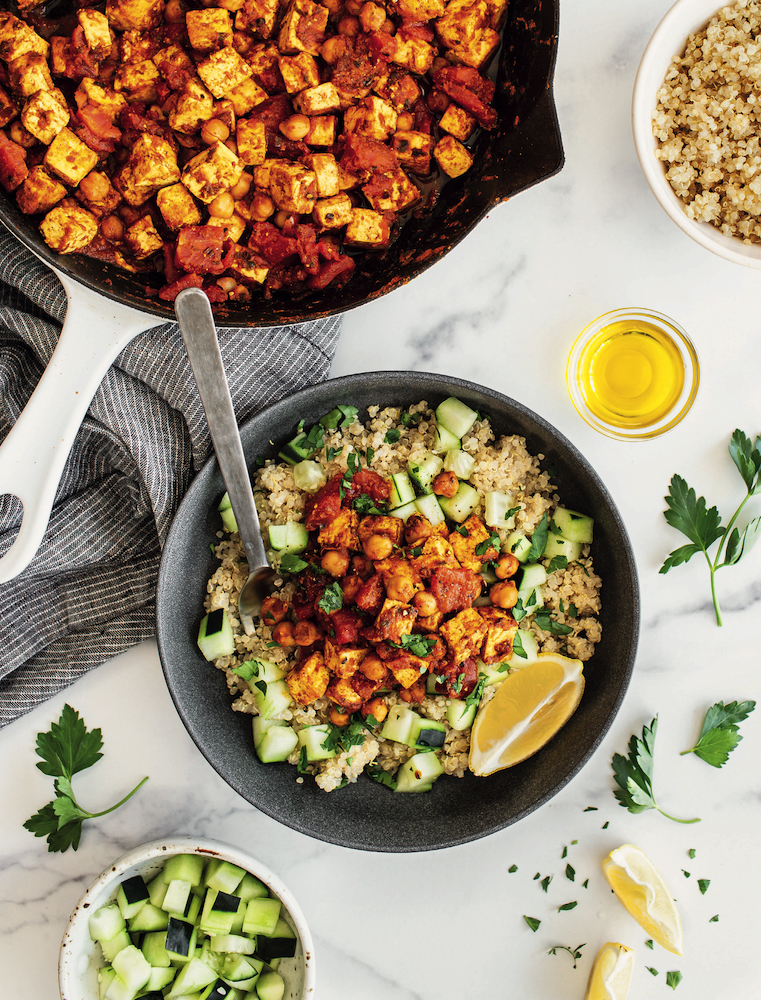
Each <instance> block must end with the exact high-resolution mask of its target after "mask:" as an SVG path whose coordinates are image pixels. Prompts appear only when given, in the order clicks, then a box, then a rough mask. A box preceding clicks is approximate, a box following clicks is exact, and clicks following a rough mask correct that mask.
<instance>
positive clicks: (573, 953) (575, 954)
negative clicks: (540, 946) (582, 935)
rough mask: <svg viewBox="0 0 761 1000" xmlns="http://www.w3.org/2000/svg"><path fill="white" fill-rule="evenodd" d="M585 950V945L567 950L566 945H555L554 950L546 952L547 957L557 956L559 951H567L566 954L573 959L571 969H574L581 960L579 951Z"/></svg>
mask: <svg viewBox="0 0 761 1000" xmlns="http://www.w3.org/2000/svg"><path fill="white" fill-rule="evenodd" d="M582 948H586V944H577V945H576V947H575V948H569V947H568V945H566V944H556V945H555V947H554V948H550V950H549V951H548V952H547V954H548V955H557V953H558V952H559V951H567V952H568V954H569V955H570V956H571V958H572V959H573V967H574V969H575V968H576V963H577V961H578V960H579V959H580V958H581V949H582Z"/></svg>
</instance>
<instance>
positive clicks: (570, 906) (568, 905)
mask: <svg viewBox="0 0 761 1000" xmlns="http://www.w3.org/2000/svg"><path fill="white" fill-rule="evenodd" d="M578 905H579V904H578V902H577V900H575V899H574V900H573V901H572V902H570V903H563V905H562V906H559V907H558V913H562V912H563V910H572V909H573V908H574V907H576V906H578Z"/></svg>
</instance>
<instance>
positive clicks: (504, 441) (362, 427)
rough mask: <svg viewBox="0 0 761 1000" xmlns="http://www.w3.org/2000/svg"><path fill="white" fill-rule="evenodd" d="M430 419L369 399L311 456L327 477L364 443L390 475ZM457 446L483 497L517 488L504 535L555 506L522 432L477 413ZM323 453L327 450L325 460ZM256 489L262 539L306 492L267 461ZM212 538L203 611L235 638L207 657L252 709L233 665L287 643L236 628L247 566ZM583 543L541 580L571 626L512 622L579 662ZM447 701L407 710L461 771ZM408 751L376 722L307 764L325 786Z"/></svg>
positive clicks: (300, 723) (283, 583)
mask: <svg viewBox="0 0 761 1000" xmlns="http://www.w3.org/2000/svg"><path fill="white" fill-rule="evenodd" d="M404 413H407V414H410V415H411V416H412V418H413V420H414V419H417V423H413V422H412V421H410V418H409V417H405V420H404V421H402V416H403V414H404ZM435 427H436V421H435V416H434V413H433V412H432V410H431V409H429V407H428V404H427V403H426V402H425V401H423V402H420V403H418V404H416V405H413V406H410V407H409V408H408V410H406V411H403V410H401V409H400V408H398V407H386V408H384V409H381V408H380V407H378V406H372V407H370V408H369V410H368V417H367V420H366V422H365V423H364V424H363V423H361V422H360V421H359V420H358V419H355V420H354V422H353V423H352V424H351V425H350V426H348V427H343V428H341V429H336V430H329V431H326V432H325V440H324V446H323V449H322V450H321V451H320V452H318V453H317V454H316V455H315V456H314V458H315V460H317V461H319V462H320V464H321V465H322V466H323V468H324V469H325V471H326V475H327V478H328V479H330V477H331V476H332V475H334V474H336V473H339V472H343V471H344V470H345V469H346V467H347V458H348V455H349V453H350V452H351V451H354V452H357V453H363V454H364V453H366V452H367V449H372V450H373V451H374V456H373V458H372V464H371V468H372V470H373V471H374V472H377V473H378V474H380V475H381V476H384V477H390V476H391V475H393V474H394V473H396V472H400V471H403V470H406V468H407V463H408V460H409V459H410V458H412V459H413V460H414V459H415V458H416V457H417V456H420V455H422V454H423V453H424V452H426V451H429V450H430V449H431V446H432V443H433V436H434V432H435ZM389 430H396V431H398V432H399V438H398V440H396V441H394V442H393V443H387V442H386V440H385V439H386V436H387V434H388V431H389ZM393 436H395V435H392V437H393ZM462 449H463V450H464V451H467V452H468V453H469V454H470V455H471V456H472V457H473V458H474V459H475V469H474V472H473V475H472V476H471V477H470V479H469V482H470V484H471V485H472V486H473V487H474V488H475V489H477V490H478V492H479V493H480V494H481V495H482V496H483V494H485V493H486V492H488V491H490V490H501V491H503V492H505V493H511V494H515V496H516V500H515V506H516V507H518V508H519V509H518V511H517V513H515V514H514V516H513V518H512V519H511V521H510V522H509V525H508V526H507V527H505V528H499V529H496V530H497V533H498V534H499V535H500V538H501V540H502V542H503V543H504V541H505V540H506V539H507V537H508V535H509V534H510V532H511V531H513V530H516V529H518V530H520V531H522V532H523V533H525V534H526V535H529V536H530V535H531V534H532V533H533V532H534V530H535V529H536V527H537V525H538V524H539V522H540V520H541V519H542V516H543V515H544V514H545V512H547V513H548V516H551V515H552V512H553V511H554V510H555V508H556V507H557V506H558V503H559V500H560V497H559V495H558V493H557V492H556V491H555V486H554V484H553V482H552V481H551V478H550V475H549V473H548V472H546V471H543V470H542V468H541V465H540V463H541V460H542V459H543V457H544V456H542V455H531V454H530V453H529V452H528V450H527V447H526V441H525V439H524V438H522V437H520V436H518V435H508V436H505V437H501V438H499V439H496V438H495V434H494V432H493V430H492V428H491V425H490V423H489V421H488V419H486V418H484V419H479V420H478V421H477V422H476V423H475V424H474V426H473V428H472V430H471V431H470V433H469V434H467V435H466V436H465V437H464V438H463V440H462ZM328 455H330V456H331V458H330V459H328ZM255 494H256V501H257V509H258V512H259V517H260V520H261V524H262V529H263V532H264V535H265V538H267V537H268V531H267V529H268V528H269V526H270V525H275V524H284V523H286V522H287V521H289V520H295V521H302V520H303V519H304V508H305V500H306V497H307V496H308V494H305V493H304V492H303V491H301V490H299V489H297V488H296V486H295V484H294V479H293V469H292V466H290V465H288V464H286V463H276V462H274V461H272V460H269V461H267V463H266V464H265V465H264V466H263V467H262V468H260V469H258V470H257V473H256V479H255ZM474 513H475V514H481V515H483V506H480V507H478V508H476V510H475V511H474ZM218 538H219V542H218V544H217V545H216V547H215V552H216V556H217V558H218V559H219V567H218V569H217V570H216V572H215V573H214V575H213V576H212V577H211V579H210V580H209V581H208V584H207V596H206V599H205V602H204V608H205V611H207V612H209V611H214V610H216V609H217V608H224V609H225V611H226V612H227V613H228V616H229V618H230V620H231V622H232V626H233V631H234V636H235V654H234V655H232V656H226V657H221V658H219V659H217V660H215V661H214V663H215V666H216V667H217V668H218V669H220V670H222V671H224V673H225V677H226V681H227V685H228V689H229V691H230V693H231V695H232V696H233V699H234V700H233V702H232V708H233V710H234V711H236V712H243V713H247V714H250V715H255V714H257V708H256V704H255V700H254V696H253V694H252V693H251V690H250V688H249V686H248V684H247V683H246V681H245V680H244V679H243V678H242V677H240V676H238V675H237V674H236V673H234V672H233V668H235V667H237V666H239V665H240V664H242V663H244V662H245V661H247V660H251V659H257V658H258V659H263V660H268V661H270V662H273V663H275V664H277V665H278V666H281V667H284V668H286V669H288V668H290V667H292V666H293V665H294V661H293V659H292V656H293V651H292V650H287V649H284V648H282V647H281V646H279V645H278V644H277V643H276V642H274V640H273V630H272V628H271V627H269V626H268V625H266V624H264V623H263V622H262V621H258V622H257V623H256V628H255V630H254V632H253V634H247V633H246V631H245V630H244V628H243V626H242V624H241V621H240V619H239V617H238V609H237V598H238V594H239V592H240V589H241V587H242V586H243V584H244V583H245V581H246V578H247V574H248V567H247V564H246V560H245V555H244V552H243V547H242V545H241V542H240V538H239V536H238V535H237V533H234V534H232V535H229V534H227V533H226V532H222V531H220V532H218ZM589 548H590V547H589V546H588V545H587V546H584V547H583V550H582V557H581V559H580V560H579V561H578V562H573V563H570V564H569V565H568V566H567V567H566V568H564V569H557V570H555V571H554V572H552V573H550V574H549V576H548V579H547V582H546V584H544V586H543V588H542V590H543V594H544V599H545V608H544V610H545V611H549V612H550V614H551V616H552V619H553V620H554V621H555V622H558V623H560V624H562V625H565V626H567V627H568V628H569V629H570V632H569V633H568V634H563V635H557V634H553V633H551V632H548V631H544V630H542V629H541V628H540V627H539V625H538V624H537V622H536V621H535V620H534V617H533V616H531V615H529V616H527V617H525V618H523V620H522V621H521V623H520V627H521V629H524V630H528V629H530V630H531V632H533V634H534V636H535V638H536V640H537V643H538V647H539V650H540V651H542V652H560V653H563V654H565V655H568V656H570V657H575V658H577V659H580V660H582V661H586V660H588V659H589V658H590V657H591V656H592V654H593V652H594V648H595V645H596V643H598V642H599V641H600V638H601V626H600V622H599V620H598V616H599V613H600V589H601V580H600V577H599V576H598V575H597V574H596V573H595V570H594V565H593V561H592V557H591V555H590V554H589ZM269 556H270V559H271V561H272V563H273V564H274V565H276V554H275V553H273V552H270V553H269ZM275 588H276V595H277V596H278V597H280V598H281V600H283V601H284V602H285V603H289V602H290V600H291V599H292V597H293V594H294V589H295V586H294V583H293V581H292V579H291V578H283V577H277V578H276V580H275ZM518 669H519V668H518ZM495 690H496V688H495V687H494V686H490V687H486V689H485V692H484V695H483V700H488V699H489V698H491V697H492V696H493V694H494V691H495ZM385 699H386V703H387V705H388V706H389V708H390V707H391V706H393V705H395V704H396V703H397V701H398V700H399V693H398V692H397V691H396V690H391V691H390V692H388V693H387V694H386V695H385ZM447 703H448V698H447V697H446V696H445V695H438V694H436V695H428V696H427V697H426V698H425V700H424V701H423V702H422V703H420V704H416V705H415V706H414V708H415V710H416V711H417V712H418V713H419V714H420V715H422V716H424V717H426V718H429V719H433V720H436V721H437V722H441V723H443V724H444V725H445V726H446V730H447V732H446V738H445V742H444V746H443V747H442V748H441V749H440V750H437V751H436V752H437V753H438V755H439V758H440V760H441V763H442V765H443V767H444V773H445V774H449V775H454V776H457V777H462V776H463V775H464V774H465V772H466V770H467V768H468V751H469V745H470V731H469V730H464V731H460V730H455V729H452V728H451V727H450V726H449V725H448V724H447V721H446V707H447ZM482 703H483V702H482ZM330 705H331V703H330V701H329V700H328V699H327V698H326V697H322V698H318V699H317V700H316V701H315V702H313V703H312V704H309V705H307V706H301V705H297V704H295V703H293V704H292V705H291V707H290V708H289V709H287V710H285V711H284V712H283V713H282V714H281V715H280V716H279V718H281V719H283V720H285V721H287V722H289V723H290V724H291V725H292V726H293V727H294V728H295V729H296V730H297V731H298V730H299V729H301V728H302V727H304V726H309V725H315V724H317V723H324V722H326V721H328V713H329V710H330ZM379 728H380V727H378V729H379ZM414 752H415V751H414V750H413V749H411V748H409V747H407V746H405V745H404V744H401V743H397V742H394V741H392V740H387V739H383V738H381V737H380V735H379V733H378V730H375V731H374V732H372V733H371V732H370V731H366V733H365V738H364V742H363V743H362V744H361V745H355V746H352V747H351V748H350V749H349V750H347V751H344V752H341V753H340V754H339V755H338V756H336V757H333V758H331V759H329V760H326V761H321V762H319V763H314V764H310V765H308V768H307V770H308V772H309V773H311V774H312V775H313V776H314V779H315V781H316V782H317V784H318V785H319V786H320V787H321V788H322V789H323V790H325V791H331V790H333V789H335V788H338V787H340V786H341V785H343V784H345V783H346V782H347V781H348V782H352V781H356V780H357V778H358V777H359V775H360V774H361V773H362V771H363V769H364V768H365V766H366V765H367V764H368V763H370V762H374V764H375V765H376V766H377V767H379V768H381V769H383V770H384V771H387V772H389V773H393V772H394V771H396V769H397V768H398V767H399V765H400V764H402V763H404V761H406V760H407V759H408V758H409V757H410V756H411V755H412V754H413V753H414ZM288 760H289V763H291V764H294V765H295V764H297V763H298V761H299V750H298V749H296V750H294V751H293V753H292V754H291V756H290V757H289V758H288ZM294 777H296V772H295V771H294Z"/></svg>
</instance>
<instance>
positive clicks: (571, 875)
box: [565, 865, 576, 882]
mask: <svg viewBox="0 0 761 1000" xmlns="http://www.w3.org/2000/svg"><path fill="white" fill-rule="evenodd" d="M565 877H566V878H567V879H569V881H571V882H575V881H576V869H575V868H572V867H571V865H566V866H565Z"/></svg>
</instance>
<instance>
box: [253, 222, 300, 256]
mask: <svg viewBox="0 0 761 1000" xmlns="http://www.w3.org/2000/svg"><path fill="white" fill-rule="evenodd" d="M248 246H249V249H251V250H255V251H257V252H258V253H260V254H261V255H262V257H263V258H264V260H265V261H266V262H267V264H269V265H270V266H274V265H275V264H282V263H283V262H284V261H286V260H288V259H289V258H291V257H295V256H296V255H297V254H298V244H297V242H296V240H295V239H293V238H289V237H287V236H283V234H282V232H281V231H280V230H279V229H278V228H277V226H275V225H273V224H272V223H271V222H255V223H254V225H253V228H252V230H251V236H250V238H249V241H248Z"/></svg>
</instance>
